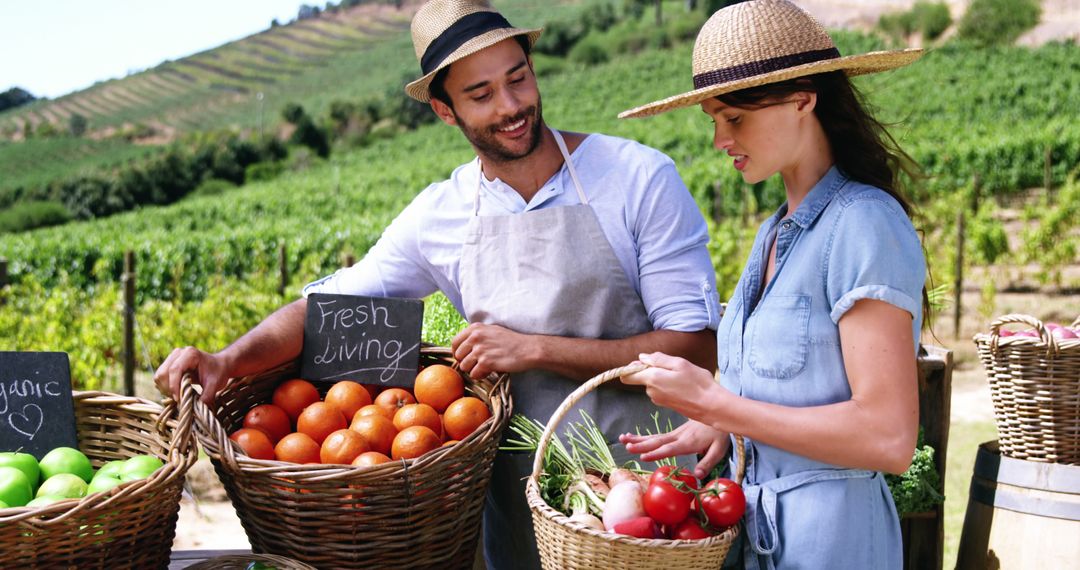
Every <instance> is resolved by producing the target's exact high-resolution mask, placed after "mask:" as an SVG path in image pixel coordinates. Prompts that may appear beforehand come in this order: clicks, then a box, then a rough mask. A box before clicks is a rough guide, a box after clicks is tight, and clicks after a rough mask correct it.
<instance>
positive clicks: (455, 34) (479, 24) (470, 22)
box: [420, 12, 513, 75]
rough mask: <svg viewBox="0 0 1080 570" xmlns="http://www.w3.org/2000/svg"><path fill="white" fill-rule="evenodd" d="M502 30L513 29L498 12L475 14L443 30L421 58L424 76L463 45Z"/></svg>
mask: <svg viewBox="0 0 1080 570" xmlns="http://www.w3.org/2000/svg"><path fill="white" fill-rule="evenodd" d="M500 28H513V26H511V25H510V22H508V21H506V18H504V17H502V15H501V14H499V13H498V12H473V13H472V14H469V15H467V16H463V17H462V18H461V19H459V20H458V21H456V22H454V23H453V24H451V25H450V27H449V28H446V29H445V30H443V33H441V34H439V37H437V38H435V39H434V40H432V42H431V43H430V44H428V47H427V49H425V50H424V56H423V57H421V58H420V70H421V71H423V72H424V75H427V74H429V73H431V72H432V71H435V69H436V68H437V67H438V66H439V64H440V63H442V62H443V60H445V59H446V58H447V57H450V54H452V53H454V51H456V50H457V49H458V48H459V47H461V45H462V44H464V43H465V42H467V41H469V40H471V39H473V38H475V37H476V36H479V35H480V34H482V33H484V32H488V31H491V30H497V29H500Z"/></svg>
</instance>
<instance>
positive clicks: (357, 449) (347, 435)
mask: <svg viewBox="0 0 1080 570" xmlns="http://www.w3.org/2000/svg"><path fill="white" fill-rule="evenodd" d="M365 451H371V447H370V446H369V445H368V442H367V441H366V440H365V439H364V436H362V435H360V434H358V433H356V432H355V431H353V430H351V429H339V430H337V431H335V432H334V433H332V434H330V435H328V436H326V439H325V440H323V443H322V447H321V448H319V459H320V460H322V462H323V463H327V464H332V465H348V464H350V463H352V462H353V459H356V456H357V455H360V454H361V453H364V452H365Z"/></svg>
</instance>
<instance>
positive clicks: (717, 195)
mask: <svg viewBox="0 0 1080 570" xmlns="http://www.w3.org/2000/svg"><path fill="white" fill-rule="evenodd" d="M712 188H713V195H712V219H713V221H714V222H716V223H718V224H719V223H720V220H721V219H723V217H724V194H723V188H722V187H721V186H720V182H719V181H717V182H713V187H712Z"/></svg>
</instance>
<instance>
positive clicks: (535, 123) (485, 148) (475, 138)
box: [454, 100, 544, 163]
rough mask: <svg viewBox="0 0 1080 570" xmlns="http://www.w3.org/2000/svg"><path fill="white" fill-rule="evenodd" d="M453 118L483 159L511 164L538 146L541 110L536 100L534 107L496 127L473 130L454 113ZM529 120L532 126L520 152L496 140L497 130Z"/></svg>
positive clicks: (541, 120) (541, 117) (541, 123)
mask: <svg viewBox="0 0 1080 570" xmlns="http://www.w3.org/2000/svg"><path fill="white" fill-rule="evenodd" d="M454 117H455V118H457V123H458V127H459V128H460V129H461V132H462V133H463V134H464V135H465V138H466V139H469V142H470V143H472V145H473V146H474V147H476V150H477V153H478V154H480V155H482V156H483V157H484V158H486V159H488V160H491V161H492V162H496V163H505V162H512V161H515V160H519V159H522V158H525V157H526V156H529V155H530V154H532V152H533V151H534V150H536V147H537V146H539V145H540V128H541V126H542V125H543V123H544V121H543V108H542V106H541V104H540V101H539V100H537V102H536V105H535V106H533V107H529V108H527V109H525V110H524V111H522V112H521V113H518V114H517V115H515V116H514V117H512V118H510V119H508V120H506V121H503V122H502V123H500V124H498V125H493V126H488V127H482V128H474V127H472V126H470V125H468V124H466V123H465V121H462V120H461V117H458V115H457V113H456V112H455V113H454ZM526 118H531V119H532V125H531V126H530V127H529V132H528V134H526V135H525V141H526V145H525V149H524V150H521V151H515V150H512V149H509V148H507V147H506V146H505V145H503V144H502V143H501V142H499V139H498V136H499V135H498V130H499V129H500V128H503V127H506V126H507V125H512V124H514V123H516V122H518V121H520V120H522V119H526Z"/></svg>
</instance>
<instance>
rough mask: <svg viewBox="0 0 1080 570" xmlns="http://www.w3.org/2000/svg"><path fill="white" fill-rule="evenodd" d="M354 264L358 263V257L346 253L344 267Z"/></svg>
mask: <svg viewBox="0 0 1080 570" xmlns="http://www.w3.org/2000/svg"><path fill="white" fill-rule="evenodd" d="M354 264H356V257H354V256H353V254H351V253H346V254H345V265H342V267H352V266H353V265H354Z"/></svg>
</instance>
